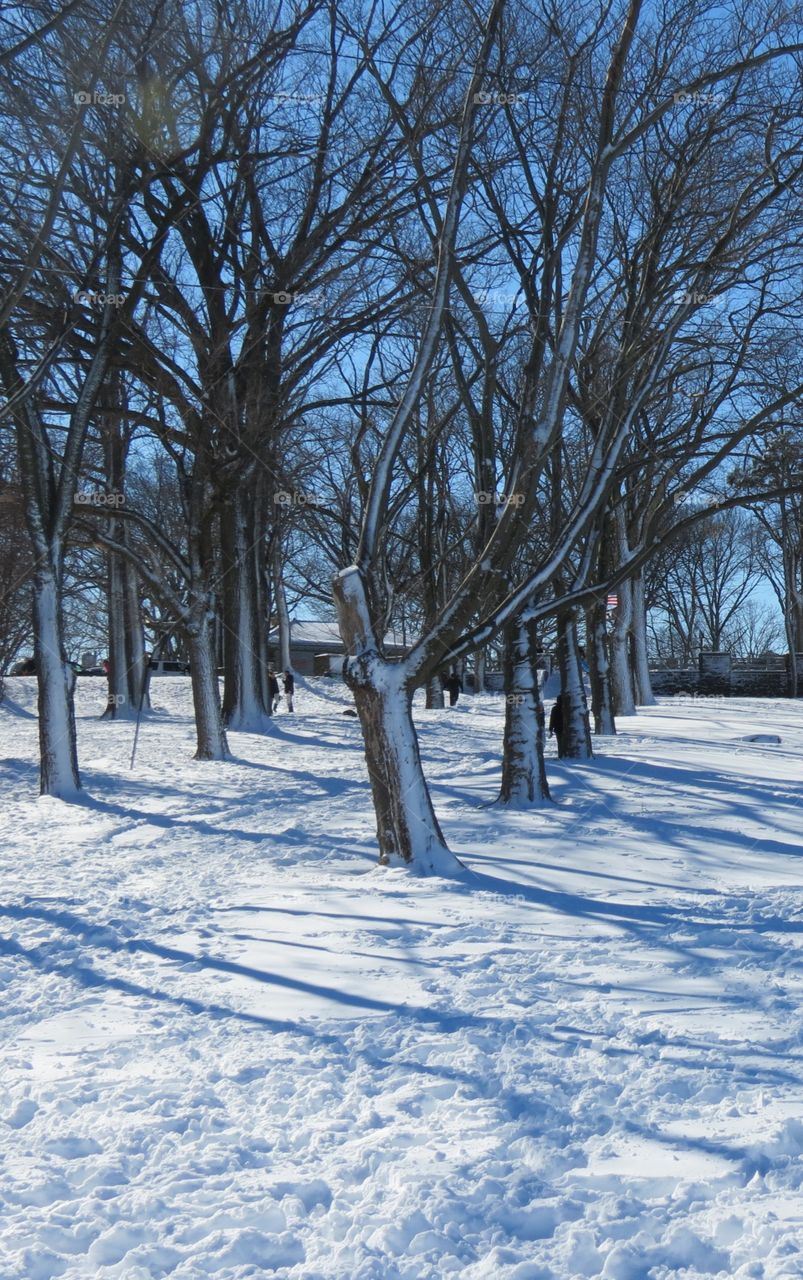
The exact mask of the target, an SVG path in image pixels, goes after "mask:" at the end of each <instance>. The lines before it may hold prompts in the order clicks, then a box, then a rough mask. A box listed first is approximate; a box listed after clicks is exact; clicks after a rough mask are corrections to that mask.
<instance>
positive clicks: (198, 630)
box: [187, 611, 229, 760]
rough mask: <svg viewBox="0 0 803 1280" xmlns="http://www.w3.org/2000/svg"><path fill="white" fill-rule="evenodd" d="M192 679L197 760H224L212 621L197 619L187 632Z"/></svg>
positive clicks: (226, 752)
mask: <svg viewBox="0 0 803 1280" xmlns="http://www.w3.org/2000/svg"><path fill="white" fill-rule="evenodd" d="M187 639H188V641H189V649H190V670H191V675H192V699H193V706H194V709H195V732H196V739H197V750H196V752H195V759H196V760H225V759H226V758H227V756H228V754H229V747H228V743H227V741H226V731H225V729H224V727H223V715H222V711H221V705H220V687H219V685H218V678H217V667H216V665H215V649H214V637H213V633H212V626H211V622H210V619H209V618H208V617H207V616H206V611H204V616H203V617H202V618H197V617H196V618H194V619H193V620H192V621H191V622H190V624H189V626H188V628H187Z"/></svg>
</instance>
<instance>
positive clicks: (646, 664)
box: [632, 573, 656, 707]
mask: <svg viewBox="0 0 803 1280" xmlns="http://www.w3.org/2000/svg"><path fill="white" fill-rule="evenodd" d="M632 581H633V623H632V630H633V674H634V677H635V684H636V701H637V703H638V705H639V706H640V707H654V706H655V703H656V698H655V694H654V693H653V691H652V680H651V679H650V660H649V654H648V651H647V609H646V606H645V603H644V578H643V576H642V574H641V573H637V574H636V575H635V577H634V578H633V580H632Z"/></svg>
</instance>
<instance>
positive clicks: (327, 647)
mask: <svg viewBox="0 0 803 1280" xmlns="http://www.w3.org/2000/svg"><path fill="white" fill-rule="evenodd" d="M278 641H279V629H278V627H274V628H273V630H272V631H271V632H270V634H269V635H268V643H269V644H277V643H278ZM290 644H291V645H292V646H293V647H294V648H296V649H311V650H313V651H314V652H315V653H326V652H327V651H334V652H335V653H343V651H344V650H343V641H342V640H341V638H340V628H339V627H338V625H337V623H336V622H316V621H312V620H308V619H306V618H304V619H295V618H293V619H292V620H291V622H290ZM384 647H385V650H386V651H387V652H393V651H396V652H399V653H400V652H402V651H403V650H404V649H405V648H406V647H407V646H406V645H403V644H402V642H401V640H400V639H399V637H398V636H394V635H392V634H390V633H388V635H386V636H385V640H384Z"/></svg>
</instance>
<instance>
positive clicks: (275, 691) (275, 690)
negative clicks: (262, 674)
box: [268, 671, 280, 716]
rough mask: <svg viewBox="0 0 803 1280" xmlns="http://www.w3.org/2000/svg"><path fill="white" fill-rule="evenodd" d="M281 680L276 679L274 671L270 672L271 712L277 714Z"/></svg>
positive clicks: (269, 695)
mask: <svg viewBox="0 0 803 1280" xmlns="http://www.w3.org/2000/svg"><path fill="white" fill-rule="evenodd" d="M279 697H280V693H279V681H278V680H277V679H276V677H275V675H274V674H273V672H272V671H269V672H268V698H269V699H270V713H271V715H272V716H275V715H276V708H277V707H278V705H279Z"/></svg>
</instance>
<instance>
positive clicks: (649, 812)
mask: <svg viewBox="0 0 803 1280" xmlns="http://www.w3.org/2000/svg"><path fill="white" fill-rule="evenodd" d="M78 692H79V716H80V718H79V749H80V756H81V762H82V766H83V770H84V782H85V786H86V788H87V793H88V798H87V801H86V803H85V804H84V805H81V806H69V805H65V804H62V803H60V802H57V801H51V800H39V799H37V798H36V786H37V779H36V770H35V767H34V761H35V740H36V722H35V719H34V718H33V715H32V710H33V708H34V707H35V689H34V682H33V681H31V680H22V679H18V680H11V681H9V697H10V699H11V704H10V705H7V706H5V707H4V708H2V709H0V756H2V773H1V774H0V777H2V783H3V796H4V801H3V816H4V838H3V842H2V843H3V848H2V855H1V856H2V871H3V884H2V894H0V899H2V905H1V906H0V984H1V985H2V992H3V996H2V1015H3V1032H4V1036H3V1052H2V1071H1V1072H0V1219H2V1249H1V1250H0V1276H1V1277H2V1280H12V1278H13V1280H16V1278H17V1277H19V1278H23V1277H24V1280H46V1278H48V1277H56V1276H59V1277H65V1280H72V1278H74V1277H75V1278H77V1277H98V1276H99V1277H103V1278H104V1280H116V1278H118V1277H119V1278H123V1280H145V1278H146V1277H147V1278H150V1277H160V1276H171V1277H174V1278H175V1280H196V1278H197V1277H203V1276H217V1277H221V1278H223V1277H225V1278H227V1280H234V1278H235V1277H257V1276H263V1275H275V1276H279V1277H288V1280H290V1278H293V1280H319V1278H320V1280H335V1278H337V1280H341V1278H342V1280H396V1278H397V1277H398V1278H400V1280H441V1277H449V1276H455V1277H465V1280H479V1278H480V1277H483V1278H485V1277H488V1278H489V1280H574V1278H575V1277H588V1276H602V1277H605V1280H669V1278H670V1277H676V1276H677V1277H688V1278H694V1277H727V1278H728V1280H731V1277H739V1278H740V1280H741V1278H743V1277H744V1278H746V1277H756V1278H763V1280H775V1278H779V1277H789V1278H790V1280H791V1278H792V1277H800V1276H801V1275H803V1197H802V1196H801V1183H802V1182H803V1160H802V1159H801V1153H803V1060H802V1055H803V1041H802V1039H801V999H800V997H801V973H800V968H799V960H800V941H801V929H803V914H802V913H801V897H800V885H801V880H803V874H801V868H802V866H803V864H801V855H803V704H800V703H796V704H795V703H788V702H771V701H736V700H733V701H726V702H719V701H715V702H710V703H706V702H697V703H694V702H688V701H685V702H684V701H683V700H675V701H671V700H670V701H667V702H666V703H664V705H662V706H659V707H656V708H653V709H651V710H645V711H643V712H642V713H640V714H639V716H638V717H636V718H633V719H631V720H626V721H623V722H622V725H621V728H622V730H623V732H622V733H621V734H620V736H619V737H617V738H616V739H614V740H611V741H608V742H606V743H604V744H602V745H601V744H600V743H599V742H598V743H597V744H596V746H597V749H598V750H599V751H600V756H599V757H598V758H597V759H596V760H594V761H592V762H589V763H586V764H574V763H566V764H564V763H563V762H560V763H558V762H557V761H556V760H554V759H551V760H550V762H549V763H550V769H549V772H550V779H551V781H552V784H553V792H554V796H555V798H556V800H557V801H558V803H557V804H555V805H554V806H553V807H551V808H549V809H545V810H538V811H531V812H524V813H522V812H517V813H505V812H502V811H500V810H499V809H497V808H493V807H488V806H489V802H491V801H492V800H493V798H494V795H495V792H496V789H497V786H498V780H499V746H500V737H501V724H502V703H501V700H500V699H499V698H493V697H491V696H488V697H484V698H480V699H476V700H472V699H471V698H468V697H465V698H462V699H461V701H460V704H459V706H458V707H457V708H456V710H455V711H454V712H449V711H445V712H426V711H424V710H423V709H422V710H421V711H420V712H419V713H418V716H417V719H418V724H419V727H420V729H421V737H422V749H423V753H424V757H425V763H426V767H427V771H428V775H429V777H430V779H431V780H432V782H433V792H434V798H435V804H436V808H437V811H438V813H439V816H440V817H441V819H442V822H443V825H444V829H445V832H446V834H447V837H448V839H449V840H450V843H451V844H452V847H453V848H454V849H455V850H456V852H458V853H459V855H460V856H461V858H463V860H464V861H465V862H466V863H467V865H468V866H469V868H470V869H471V871H472V873H473V876H472V878H471V879H469V880H467V881H466V882H465V883H460V882H454V883H450V882H446V881H442V880H437V881H427V880H416V879H414V878H412V877H410V876H408V875H406V874H404V873H402V872H381V871H378V870H375V869H372V863H373V858H374V856H375V855H374V843H373V822H372V813H371V808H370V802H369V795H368V789H367V783H366V780H365V767H364V762H363V758H362V754H361V749H360V735H359V727H358V725H357V724H356V723H355V722H354V721H353V720H351V719H349V718H347V717H344V716H343V715H342V709H343V707H344V706H345V705H346V694H345V692H344V690H343V689H342V687H340V686H338V685H336V684H335V685H329V684H327V683H326V682H322V681H321V682H315V684H314V687H313V685H312V684H306V685H304V686H302V688H301V689H300V690H299V693H298V697H297V714H296V715H295V716H293V717H290V716H287V715H282V714H280V715H279V716H277V718H276V723H275V729H274V731H273V733H272V735H271V736H268V737H258V736H255V735H250V734H232V735H231V745H232V749H233V751H234V753H235V755H236V761H235V762H232V763H230V764H225V765H223V766H221V765H216V764H205V763H199V762H194V761H193V760H192V759H191V755H192V750H193V735H192V726H191V723H190V718H189V709H190V708H189V682H188V681H187V680H185V679H183V678H178V679H174V680H169V679H162V680H160V681H156V682H154V701H155V703H156V705H157V712H156V714H155V715H153V716H151V717H149V718H148V719H147V721H146V722H145V724H144V726H143V731H142V736H141V741H140V747H139V756H138V759H137V763H136V767H135V770H134V771H133V772H132V773H129V771H128V768H127V764H128V755H129V752H130V748H131V739H132V726H131V725H130V724H125V723H123V724H107V723H105V722H101V721H98V720H97V719H96V715H97V712H98V711H99V710H100V709H101V705H102V696H103V682H102V681H100V680H98V681H93V680H84V681H80V682H79V686H78ZM748 733H751V734H753V733H755V734H772V735H776V736H778V737H780V739H781V743H780V744H771V743H766V742H764V743H762V742H760V741H753V742H747V741H745V735H746V734H748ZM550 750H552V748H550Z"/></svg>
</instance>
